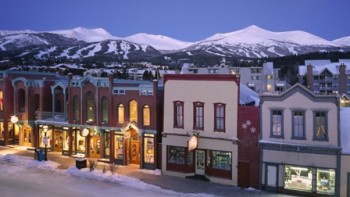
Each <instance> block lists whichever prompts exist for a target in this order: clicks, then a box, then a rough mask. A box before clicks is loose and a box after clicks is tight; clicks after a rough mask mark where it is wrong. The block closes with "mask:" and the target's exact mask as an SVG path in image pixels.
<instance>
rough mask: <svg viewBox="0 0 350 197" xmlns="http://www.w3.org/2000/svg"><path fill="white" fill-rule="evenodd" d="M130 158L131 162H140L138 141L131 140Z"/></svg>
mask: <svg viewBox="0 0 350 197" xmlns="http://www.w3.org/2000/svg"><path fill="white" fill-rule="evenodd" d="M130 149H131V150H130V154H131V155H130V158H131V163H132V164H140V151H139V150H140V143H139V142H138V141H131V147H130Z"/></svg>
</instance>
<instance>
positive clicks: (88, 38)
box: [50, 27, 121, 42]
mask: <svg viewBox="0 0 350 197" xmlns="http://www.w3.org/2000/svg"><path fill="white" fill-rule="evenodd" d="M50 33H55V34H60V35H63V36H66V37H68V38H75V39H77V40H82V41H85V42H99V41H104V40H120V39H121V38H118V37H116V36H113V35H112V34H110V33H109V32H107V31H106V30H104V29H102V28H96V29H86V28H83V27H77V28H74V29H67V30H56V31H51V32H50Z"/></svg>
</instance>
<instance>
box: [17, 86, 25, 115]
mask: <svg viewBox="0 0 350 197" xmlns="http://www.w3.org/2000/svg"><path fill="white" fill-rule="evenodd" d="M17 102H18V105H17V106H18V112H24V107H25V103H26V94H25V91H24V89H19V90H18V95H17Z"/></svg>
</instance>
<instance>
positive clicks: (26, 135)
mask: <svg viewBox="0 0 350 197" xmlns="http://www.w3.org/2000/svg"><path fill="white" fill-rule="evenodd" d="M23 146H29V147H31V146H32V131H31V129H30V128H27V127H25V128H23Z"/></svg>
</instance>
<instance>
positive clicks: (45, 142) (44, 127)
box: [43, 125, 48, 161]
mask: <svg viewBox="0 0 350 197" xmlns="http://www.w3.org/2000/svg"><path fill="white" fill-rule="evenodd" d="M43 129H44V145H45V157H44V160H45V161H47V143H48V139H47V130H48V126H47V125H44V126H43Z"/></svg>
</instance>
